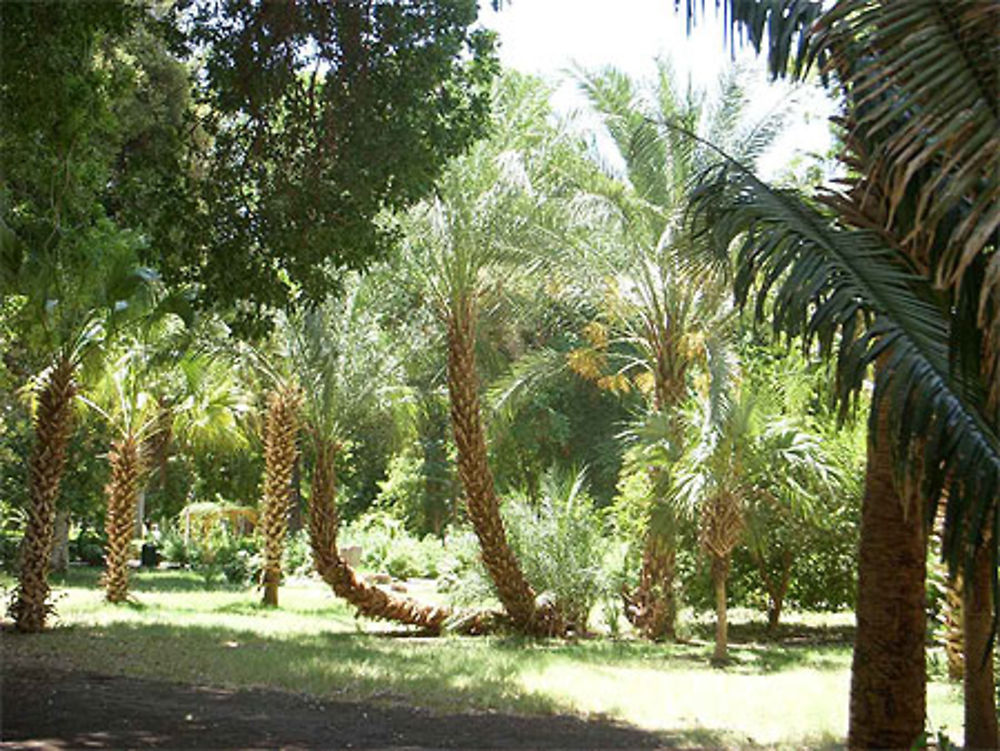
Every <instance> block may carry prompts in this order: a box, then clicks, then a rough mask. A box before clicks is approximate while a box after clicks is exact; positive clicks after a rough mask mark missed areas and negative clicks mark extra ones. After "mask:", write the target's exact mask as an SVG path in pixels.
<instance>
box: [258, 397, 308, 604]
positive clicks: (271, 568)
mask: <svg viewBox="0 0 1000 751" xmlns="http://www.w3.org/2000/svg"><path fill="white" fill-rule="evenodd" d="M301 401H302V394H301V392H300V391H299V389H298V388H296V387H294V386H287V385H286V386H281V387H279V388H276V389H275V390H273V391H272V392H271V393H270V394H268V397H267V418H266V421H265V426H264V509H263V513H262V514H261V520H260V527H261V531H262V532H263V535H264V571H263V582H262V583H263V588H264V597H263V603H264V604H265V605H270V606H277V604H278V585H279V583H280V582H281V553H282V550H283V549H284V546H285V536H286V535H287V533H288V508H289V504H290V503H291V497H292V471H293V468H294V467H295V460H296V457H297V455H298V442H297V438H298V430H299V415H298V412H299V406H300V404H301Z"/></svg>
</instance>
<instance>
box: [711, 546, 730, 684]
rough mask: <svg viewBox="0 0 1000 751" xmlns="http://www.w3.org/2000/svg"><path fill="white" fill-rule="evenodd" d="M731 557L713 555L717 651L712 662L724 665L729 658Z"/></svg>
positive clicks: (713, 654)
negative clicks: (728, 586)
mask: <svg viewBox="0 0 1000 751" xmlns="http://www.w3.org/2000/svg"><path fill="white" fill-rule="evenodd" d="M727 578H729V558H728V557H726V558H720V557H719V556H716V555H713V556H712V586H713V588H714V589H715V651H714V652H713V653H712V662H713V663H715V664H716V665H722V664H724V663H725V662H726V661H727V660H728V659H729V621H728V618H727V613H726V579H727Z"/></svg>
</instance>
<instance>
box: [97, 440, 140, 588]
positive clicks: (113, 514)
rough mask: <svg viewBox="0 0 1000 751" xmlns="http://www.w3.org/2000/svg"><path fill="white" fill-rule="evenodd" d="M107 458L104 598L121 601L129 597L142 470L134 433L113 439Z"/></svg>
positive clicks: (137, 443)
mask: <svg viewBox="0 0 1000 751" xmlns="http://www.w3.org/2000/svg"><path fill="white" fill-rule="evenodd" d="M108 462H109V463H110V464H111V479H110V480H109V481H108V484H107V486H106V487H105V488H104V493H105V496H106V498H107V501H108V511H107V517H106V518H105V531H106V532H107V536H108V550H107V562H106V568H105V571H104V589H105V599H107V601H108V602H124V601H125V600H127V599H128V558H129V550H130V549H131V546H132V531H133V528H134V526H135V510H136V503H137V501H138V489H139V478H140V476H141V472H142V467H141V459H140V456H139V442H138V441H137V440H136V439H135V436H134V435H132V434H131V433H130V434H128V435H127V436H126V437H125V438H123V439H122V440H120V441H114V442H113V443H112V444H111V451H109V452H108Z"/></svg>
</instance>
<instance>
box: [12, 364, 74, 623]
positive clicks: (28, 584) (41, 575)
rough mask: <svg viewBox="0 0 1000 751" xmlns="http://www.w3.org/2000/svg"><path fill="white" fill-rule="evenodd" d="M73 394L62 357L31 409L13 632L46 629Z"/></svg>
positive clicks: (70, 366) (70, 368) (69, 371)
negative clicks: (31, 433)
mask: <svg viewBox="0 0 1000 751" xmlns="http://www.w3.org/2000/svg"><path fill="white" fill-rule="evenodd" d="M75 393H76V385H75V383H74V382H73V364H72V362H71V361H70V360H68V359H62V360H60V361H58V362H57V363H56V364H55V366H54V367H53V368H52V370H51V371H50V372H49V374H48V377H47V378H46V379H45V384H44V386H43V387H42V390H41V393H40V394H39V395H38V406H37V409H36V411H35V419H34V429H35V444H34V447H33V448H32V451H31V457H30V459H29V460H28V498H29V502H30V505H29V507H28V524H27V527H26V528H25V530H24V540H23V541H22V543H21V570H20V573H19V580H18V587H17V594H16V596H15V599H14V603H13V605H12V606H11V615H12V616H13V617H14V622H15V624H16V626H17V629H18V631H24V632H36V631H41V630H42V629H44V628H45V619H46V616H47V615H48V605H47V604H46V600H48V597H49V583H48V573H49V554H50V551H51V549H52V537H53V529H52V527H53V519H54V518H55V513H56V499H57V498H58V496H59V483H60V481H61V479H62V475H63V469H64V468H65V466H66V447H67V444H68V443H69V438H70V433H71V431H72V405H73V396H74V394H75Z"/></svg>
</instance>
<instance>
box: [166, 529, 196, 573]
mask: <svg viewBox="0 0 1000 751" xmlns="http://www.w3.org/2000/svg"><path fill="white" fill-rule="evenodd" d="M160 555H161V556H163V560H165V561H169V562H170V563H176V564H177V565H178V566H187V565H189V564H190V563H191V546H190V545H189V544H188V543H187V542H185V540H184V536H183V535H182V534H181V533H180V532H178V531H177V530H176V529H171V530H168V531H167V532H165V533H164V534H163V536H162V537H161V538H160Z"/></svg>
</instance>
